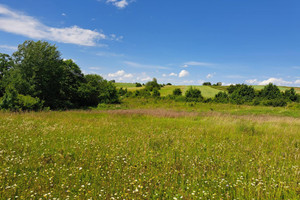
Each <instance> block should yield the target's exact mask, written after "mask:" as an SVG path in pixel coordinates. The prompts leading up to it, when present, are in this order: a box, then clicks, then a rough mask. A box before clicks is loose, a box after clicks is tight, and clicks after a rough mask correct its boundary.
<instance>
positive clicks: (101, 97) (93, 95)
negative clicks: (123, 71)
mask: <svg viewBox="0 0 300 200" xmlns="http://www.w3.org/2000/svg"><path fill="white" fill-rule="evenodd" d="M84 77H85V82H84V83H82V84H81V86H80V87H79V93H80V100H81V102H80V105H81V106H97V105H98V104H99V103H119V96H118V92H117V90H116V87H115V86H114V84H113V83H111V82H108V81H107V80H104V79H103V78H102V77H101V76H99V75H96V74H88V75H85V76H84Z"/></svg>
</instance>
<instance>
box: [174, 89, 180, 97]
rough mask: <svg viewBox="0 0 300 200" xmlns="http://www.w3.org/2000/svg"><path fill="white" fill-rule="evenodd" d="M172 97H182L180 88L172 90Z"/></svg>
mask: <svg viewBox="0 0 300 200" xmlns="http://www.w3.org/2000/svg"><path fill="white" fill-rule="evenodd" d="M173 95H174V96H181V95H182V91H181V89H180V88H175V89H174V90H173Z"/></svg>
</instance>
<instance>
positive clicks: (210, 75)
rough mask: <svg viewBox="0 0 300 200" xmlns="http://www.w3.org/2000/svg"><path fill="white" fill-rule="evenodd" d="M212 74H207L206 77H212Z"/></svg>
mask: <svg viewBox="0 0 300 200" xmlns="http://www.w3.org/2000/svg"><path fill="white" fill-rule="evenodd" d="M213 76H214V75H213V74H207V76H206V78H212V77H213Z"/></svg>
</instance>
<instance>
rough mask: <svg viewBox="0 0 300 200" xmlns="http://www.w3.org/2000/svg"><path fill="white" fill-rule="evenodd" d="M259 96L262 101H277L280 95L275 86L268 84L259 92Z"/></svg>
mask: <svg viewBox="0 0 300 200" xmlns="http://www.w3.org/2000/svg"><path fill="white" fill-rule="evenodd" d="M259 96H260V97H261V98H263V99H277V98H281V97H282V94H281V93H280V90H279V88H278V87H277V86H276V85H273V84H272V83H269V84H268V85H266V86H265V87H264V88H263V89H262V90H261V91H260V92H259Z"/></svg>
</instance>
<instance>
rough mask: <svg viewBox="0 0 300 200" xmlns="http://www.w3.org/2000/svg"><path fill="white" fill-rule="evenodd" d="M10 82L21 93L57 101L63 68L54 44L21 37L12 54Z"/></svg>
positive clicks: (48, 103)
mask: <svg viewBox="0 0 300 200" xmlns="http://www.w3.org/2000/svg"><path fill="white" fill-rule="evenodd" d="M13 58H14V62H15V66H14V68H13V69H12V71H13V72H12V76H11V82H10V83H11V84H12V85H13V87H14V88H15V89H16V90H17V91H18V93H20V94H23V95H30V96H32V97H38V98H39V99H41V100H43V101H45V105H46V106H50V107H51V108H57V107H58V105H60V104H61V101H62V100H61V88H62V86H61V85H62V80H63V75H64V70H63V67H62V60H61V58H60V53H59V51H57V48H56V47H55V46H53V45H50V44H49V43H48V42H42V41H38V42H34V41H25V42H24V43H23V44H21V45H19V47H18V50H17V51H16V52H15V53H14V54H13Z"/></svg>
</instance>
